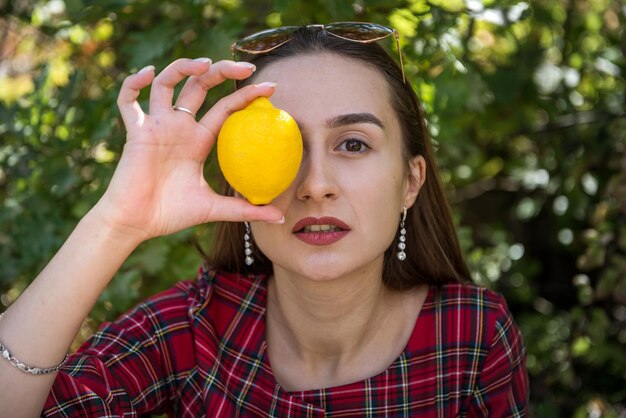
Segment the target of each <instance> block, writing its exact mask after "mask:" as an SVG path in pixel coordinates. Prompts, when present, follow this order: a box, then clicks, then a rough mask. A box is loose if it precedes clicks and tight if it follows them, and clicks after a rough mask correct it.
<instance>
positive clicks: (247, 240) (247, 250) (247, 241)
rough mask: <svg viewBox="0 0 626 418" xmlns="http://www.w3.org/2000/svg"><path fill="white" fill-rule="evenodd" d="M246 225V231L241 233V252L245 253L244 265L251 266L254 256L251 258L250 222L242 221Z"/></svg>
mask: <svg viewBox="0 0 626 418" xmlns="http://www.w3.org/2000/svg"><path fill="white" fill-rule="evenodd" d="M244 224H245V225H246V232H245V233H244V234H243V246H244V250H243V253H244V254H245V255H246V265H247V266H251V265H252V263H254V258H252V242H251V241H250V224H249V223H248V222H244Z"/></svg>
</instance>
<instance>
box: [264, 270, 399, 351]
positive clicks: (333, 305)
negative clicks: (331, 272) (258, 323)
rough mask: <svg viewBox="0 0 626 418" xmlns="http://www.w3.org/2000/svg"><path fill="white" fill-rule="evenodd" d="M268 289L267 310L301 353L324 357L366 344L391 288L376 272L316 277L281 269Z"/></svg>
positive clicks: (376, 325) (376, 326)
mask: <svg viewBox="0 0 626 418" xmlns="http://www.w3.org/2000/svg"><path fill="white" fill-rule="evenodd" d="M357 280H358V283H357V282H356V281H357ZM269 289H270V300H269V303H270V304H269V306H268V315H269V316H270V317H271V319H272V320H273V321H275V322H274V323H275V324H277V325H278V326H279V330H280V331H281V333H282V334H283V337H284V338H285V339H287V340H288V341H289V343H291V344H290V345H291V346H292V347H293V349H294V350H295V351H296V352H297V354H298V355H299V356H302V357H312V358H315V357H317V356H320V357H322V358H325V359H326V358H328V357H329V356H331V357H336V356H341V355H342V354H343V353H344V352H345V353H346V354H350V352H351V351H352V350H353V349H354V348H355V347H359V346H361V344H362V341H363V340H364V339H367V338H368V336H369V334H370V333H371V331H372V329H376V328H378V324H377V323H375V322H377V320H378V319H380V318H379V317H380V316H381V315H382V314H383V311H384V310H383V309H381V308H382V305H383V304H384V301H385V299H386V298H387V296H388V293H389V291H388V289H387V288H386V287H385V286H384V285H383V283H382V279H381V278H380V275H377V274H370V275H368V276H366V277H363V276H359V277H358V279H356V278H353V277H344V278H341V279H333V280H329V281H323V282H316V281H311V280H307V279H303V278H294V277H287V276H286V275H283V274H281V272H280V271H277V272H276V275H275V276H274V278H273V280H271V282H270V286H269Z"/></svg>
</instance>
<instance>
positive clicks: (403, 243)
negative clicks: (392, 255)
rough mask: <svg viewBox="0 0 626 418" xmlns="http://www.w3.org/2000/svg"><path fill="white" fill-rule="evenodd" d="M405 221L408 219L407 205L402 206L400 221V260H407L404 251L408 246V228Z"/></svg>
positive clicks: (398, 254)
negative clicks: (405, 226)
mask: <svg viewBox="0 0 626 418" xmlns="http://www.w3.org/2000/svg"><path fill="white" fill-rule="evenodd" d="M404 221H406V206H402V220H401V221H400V237H399V238H398V239H399V241H400V242H398V250H399V251H398V253H397V256H398V260H400V261H404V260H406V253H405V252H404V250H405V248H406V229H405V228H404Z"/></svg>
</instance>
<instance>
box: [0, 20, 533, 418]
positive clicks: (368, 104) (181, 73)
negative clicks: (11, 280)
mask: <svg viewBox="0 0 626 418" xmlns="http://www.w3.org/2000/svg"><path fill="white" fill-rule="evenodd" d="M388 34H395V31H393V30H391V29H388V28H385V27H382V26H379V25H372V24H337V25H328V26H326V27H322V26H321V25H311V26H307V27H303V28H300V29H298V30H294V29H293V28H286V29H279V30H272V31H270V32H269V33H267V32H263V33H261V34H259V35H254V36H252V37H249V38H246V39H244V40H243V41H240V42H239V43H237V44H235V46H234V47H235V49H237V50H240V51H244V52H252V53H254V54H255V55H254V56H253V59H252V62H253V63H254V64H251V63H247V62H233V61H221V62H217V63H215V64H212V63H211V62H210V61H209V60H208V59H198V60H178V61H175V62H174V63H172V64H171V65H170V66H168V67H167V68H166V69H164V70H163V71H162V72H161V73H160V74H159V75H156V76H155V72H154V68H153V67H146V68H144V69H143V70H141V71H140V72H139V73H137V74H134V75H132V76H130V77H128V78H127V79H126V80H125V82H124V84H123V86H122V89H121V91H120V95H119V100H118V104H119V108H120V111H121V114H122V118H123V120H124V123H125V126H126V128H127V132H128V137H127V144H126V146H125V149H124V152H123V154H122V158H121V160H120V163H119V166H118V168H117V170H116V172H115V174H114V176H113V179H112V181H111V184H110V186H109V188H108V189H107V191H106V193H105V194H104V196H103V197H102V199H101V200H100V201H99V202H98V203H97V205H96V206H95V207H94V208H93V209H92V210H91V211H90V212H89V214H88V215H86V216H85V218H83V219H82V220H81V222H80V223H79V225H78V226H77V228H76V230H75V231H74V232H73V233H72V234H71V235H70V237H69V238H68V240H67V242H66V243H65V244H64V246H63V247H62V248H61V250H60V251H59V253H58V254H57V255H56V256H55V257H54V258H53V259H52V261H51V262H50V264H49V265H48V266H47V267H46V268H45V270H44V271H43V272H42V273H41V274H40V276H39V277H38V278H37V279H36V280H35V281H34V282H33V284H32V285H31V286H30V287H29V288H28V289H27V290H26V291H25V292H24V293H23V295H22V296H21V297H20V298H19V299H18V300H17V301H16V302H15V303H14V304H13V305H12V306H11V308H10V309H9V310H8V311H7V313H6V315H5V316H4V317H3V318H2V319H1V320H0V342H1V344H2V345H3V347H4V351H5V353H7V354H6V355H5V357H8V360H9V361H0V404H1V405H2V411H3V414H7V415H6V416H11V417H20V416H24V417H27V416H37V415H39V414H40V411H41V410H42V407H43V415H45V416H137V415H141V414H148V413H168V414H170V415H172V416H184V417H198V416H207V417H213V416H307V417H308V416H364V415H368V416H419V417H430V416H437V417H443V416H490V417H494V416H497V417H500V416H524V415H525V414H526V408H527V407H526V403H527V379H526V372H525V369H524V364H525V350H524V347H523V343H522V340H521V336H520V333H519V330H518V329H517V327H516V326H515V324H514V323H513V321H512V318H511V315H510V313H509V312H508V310H507V307H506V303H505V302H504V300H503V299H502V297H500V296H499V295H497V294H495V293H493V292H490V291H488V290H485V289H480V288H478V287H475V286H472V285H469V284H464V283H463V282H465V281H466V279H467V277H468V272H467V268H466V266H465V264H464V262H463V258H462V256H461V254H460V250H459V245H458V242H457V239H456V236H455V232H454V228H453V226H452V221H451V216H450V212H449V209H448V206H447V203H446V200H445V198H444V195H443V192H442V188H441V186H440V184H439V181H438V176H437V172H436V167H435V162H434V160H433V155H432V151H431V149H430V145H429V140H428V137H427V134H426V130H425V128H424V118H423V116H422V114H421V112H420V107H419V104H418V102H417V98H416V97H415V94H414V93H413V91H412V90H411V88H410V86H409V85H408V84H407V83H406V82H405V80H404V73H403V71H402V69H401V67H398V66H397V65H396V64H395V63H394V61H393V59H392V58H390V57H389V56H388V55H386V53H385V52H384V51H383V50H382V49H381V47H380V46H378V45H377V44H376V42H375V41H376V40H377V39H379V38H381V37H385V36H387V35H388ZM255 70H256V71H255ZM186 77H189V78H188V80H187V81H186V83H185V85H184V87H183V89H182V91H181V93H180V95H179V97H178V98H177V100H176V102H175V103H174V106H172V104H173V90H174V87H175V86H176V85H177V84H178V83H179V82H181V81H182V80H183V79H184V78H186ZM226 79H234V80H241V81H242V83H241V84H242V85H243V86H242V87H241V88H240V89H238V90H237V91H236V92H235V93H233V94H231V95H229V96H227V97H225V98H223V99H222V100H220V101H219V102H218V103H217V104H216V105H215V106H214V107H213V108H212V109H211V110H209V112H208V113H207V114H206V115H204V116H202V117H200V118H199V120H198V121H197V122H196V115H195V112H197V110H198V109H199V108H200V106H201V104H202V102H203V100H204V97H205V94H206V91H207V90H208V89H210V88H212V87H213V86H215V85H217V84H219V83H221V82H223V81H225V80H226ZM149 85H151V86H152V89H151V94H150V109H149V112H147V113H144V112H143V111H142V109H141V108H140V107H139V105H138V104H137V102H136V99H137V97H138V95H139V91H140V89H142V88H145V87H147V86H149ZM259 96H268V97H271V100H272V102H273V103H274V105H275V106H277V107H279V108H282V109H284V110H286V111H288V112H289V113H290V114H291V115H292V116H293V117H294V118H295V119H296V121H297V122H298V125H299V127H300V129H301V131H302V134H303V141H304V149H305V152H304V156H303V161H302V165H301V167H300V171H299V173H298V176H297V178H296V179H295V181H294V182H293V184H292V185H291V186H290V188H289V189H288V190H287V191H285V192H284V193H283V194H281V195H280V196H279V197H278V198H276V199H275V200H274V201H273V202H272V204H271V205H268V206H264V207H256V206H252V205H250V204H249V203H247V202H246V201H245V200H243V199H241V198H238V197H233V193H232V192H229V193H227V196H222V195H218V194H216V193H215V192H213V191H212V190H211V189H210V188H209V186H208V185H207V183H206V182H205V181H204V179H203V177H202V172H203V170H202V168H203V163H204V161H205V159H206V157H207V155H208V154H209V152H210V150H211V149H212V147H213V145H214V142H215V140H216V136H217V133H218V131H219V129H220V127H221V125H222V123H223V122H224V120H225V119H226V117H227V116H228V115H229V114H231V113H232V112H233V111H235V110H237V109H241V108H243V107H244V106H245V105H246V104H248V103H250V102H251V101H252V100H253V99H254V98H256V97H259ZM228 195H230V196H228ZM213 221H233V222H225V223H223V224H221V226H220V229H219V232H218V234H217V238H216V244H215V248H214V250H213V253H212V257H211V260H209V262H208V263H207V265H206V266H204V267H203V268H202V269H201V271H200V274H199V277H198V279H197V280H196V281H193V282H191V281H187V282H182V283H179V284H178V285H177V286H175V287H174V288H172V289H170V290H169V291H166V292H164V293H162V294H159V295H156V296H154V297H152V298H150V299H149V300H148V301H146V302H145V303H143V304H141V305H139V306H138V307H137V308H136V309H134V310H133V311H131V312H129V313H128V314H127V315H124V316H122V317H121V318H120V319H118V320H117V321H116V322H114V323H107V324H104V325H103V327H102V328H101V330H100V331H99V332H98V333H97V334H96V335H95V336H94V337H93V338H92V339H91V340H90V341H88V342H87V343H86V344H85V345H84V346H83V347H82V348H81V349H80V350H79V351H78V352H77V353H75V354H73V355H72V356H71V357H70V358H69V360H68V361H67V362H66V363H65V364H64V365H63V366H62V367H60V368H58V367H50V368H49V370H45V372H46V374H36V375H33V373H37V370H32V369H29V368H24V367H22V369H25V371H26V372H24V370H20V369H19V368H18V367H14V366H15V365H19V362H20V361H21V362H23V363H26V364H28V365H32V364H33V363H34V364H36V365H51V364H55V363H58V362H59V361H60V360H61V359H62V358H63V355H64V354H65V352H66V350H67V347H68V346H69V345H70V343H71V341H72V339H73V337H74V335H75V333H76V332H77V330H78V328H79V326H80V324H81V323H82V321H83V319H84V318H85V317H86V316H87V314H88V312H89V310H90V308H91V307H92V306H93V304H94V303H95V301H96V300H97V298H98V296H99V295H100V293H101V292H102V291H103V290H104V288H105V287H106V285H107V283H108V282H109V280H110V279H111V277H112V276H113V274H114V273H115V271H116V270H117V269H118V267H119V266H120V264H121V263H122V262H123V261H124V260H125V258H126V257H128V255H129V254H130V253H131V252H132V251H133V249H134V248H136V247H137V246H138V245H139V244H140V243H141V242H143V241H145V240H147V239H149V238H152V237H156V236H160V235H165V234H169V233H173V232H175V231H178V230H181V229H183V228H186V227H189V226H192V225H196V224H199V223H203V222H213ZM244 221H246V222H250V224H249V228H250V230H248V229H247V228H248V224H244ZM248 231H249V232H248ZM244 248H250V249H253V251H252V254H250V256H251V257H252V259H251V260H247V261H248V263H246V260H245V257H246V254H244ZM250 261H252V263H250ZM9 348H10V355H9V354H8V352H9ZM0 349H2V348H0ZM16 358H18V359H19V361H18V360H17V359H16ZM55 379H56V380H55ZM44 403H45V406H44ZM4 411H6V412H4Z"/></svg>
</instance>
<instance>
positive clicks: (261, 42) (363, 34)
mask: <svg viewBox="0 0 626 418" xmlns="http://www.w3.org/2000/svg"><path fill="white" fill-rule="evenodd" d="M305 27H306V28H319V29H321V30H324V31H326V32H327V33H329V34H330V35H332V36H336V37H337V38H341V39H345V40H347V41H353V42H359V43H364V44H367V43H371V42H376V41H380V40H381V39H384V38H387V37H388V36H392V35H393V37H394V38H395V40H396V48H397V49H398V57H399V59H400V69H401V70H402V81H403V82H404V83H406V78H405V76H404V65H403V62H402V50H401V49H400V36H399V35H398V31H397V30H395V29H393V28H390V27H388V26H383V25H379V24H377V23H366V22H335V23H329V24H327V25H321V24H313V25H306V26H305ZM301 28H302V26H283V27H280V28H274V29H266V30H264V31H261V32H257V33H255V34H252V35H250V36H246V37H245V38H243V39H240V40H239V41H237V42H235V43H234V44H232V45H231V47H230V49H231V52H232V55H233V61H234V60H235V50H237V51H241V52H245V53H247V54H253V55H255V54H266V53H268V52H270V51H272V50H274V49H276V48H278V47H279V46H281V45H284V44H286V43H287V42H289V41H290V40H291V38H292V37H293V34H294V32H296V31H297V30H298V29H301Z"/></svg>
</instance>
